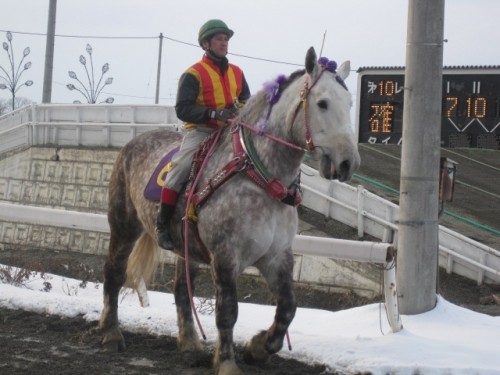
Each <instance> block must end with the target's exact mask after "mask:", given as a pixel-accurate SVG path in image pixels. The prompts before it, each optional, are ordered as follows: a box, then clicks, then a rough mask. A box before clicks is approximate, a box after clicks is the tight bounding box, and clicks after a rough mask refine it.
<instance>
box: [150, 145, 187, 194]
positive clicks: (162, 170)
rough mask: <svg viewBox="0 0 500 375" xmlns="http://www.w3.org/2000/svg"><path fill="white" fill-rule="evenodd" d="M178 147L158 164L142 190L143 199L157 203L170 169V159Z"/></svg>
mask: <svg viewBox="0 0 500 375" xmlns="http://www.w3.org/2000/svg"><path fill="white" fill-rule="evenodd" d="M179 149H180V147H179V146H178V147H175V148H174V149H172V150H171V151H169V152H168V153H167V154H166V155H165V156H164V157H163V158H162V159H161V161H160V162H159V163H158V165H157V166H156V169H155V171H154V172H153V174H152V175H151V177H150V179H149V182H148V184H147V185H146V188H145V189H144V198H146V199H148V200H150V201H155V202H159V201H160V195H161V188H162V187H163V182H164V181H165V177H166V176H167V173H168V171H169V170H170V168H171V164H170V161H171V160H172V157H173V156H174V155H175V154H176V153H177V151H179Z"/></svg>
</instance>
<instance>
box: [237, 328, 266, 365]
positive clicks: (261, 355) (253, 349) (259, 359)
mask: <svg viewBox="0 0 500 375" xmlns="http://www.w3.org/2000/svg"><path fill="white" fill-rule="evenodd" d="M266 340H267V331H262V332H260V333H259V334H257V335H255V336H254V337H252V340H250V342H247V343H246V344H245V351H244V353H243V360H244V361H245V362H246V363H248V364H250V365H251V364H255V363H264V362H267V360H268V359H269V357H270V356H271V355H270V354H269V352H268V351H267V350H266Z"/></svg>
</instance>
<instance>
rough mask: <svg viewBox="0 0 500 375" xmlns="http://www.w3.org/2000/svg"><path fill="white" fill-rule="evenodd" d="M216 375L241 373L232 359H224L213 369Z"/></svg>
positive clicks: (237, 374) (240, 374)
mask: <svg viewBox="0 0 500 375" xmlns="http://www.w3.org/2000/svg"><path fill="white" fill-rule="evenodd" d="M215 374H216V375H243V372H242V371H241V370H240V368H239V367H238V366H236V363H235V362H234V361H224V362H222V363H221V364H220V366H219V368H216V369H215Z"/></svg>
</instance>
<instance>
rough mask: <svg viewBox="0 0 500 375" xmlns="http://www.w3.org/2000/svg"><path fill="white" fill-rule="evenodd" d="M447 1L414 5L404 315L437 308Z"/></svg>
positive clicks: (403, 181) (403, 216)
mask: <svg viewBox="0 0 500 375" xmlns="http://www.w3.org/2000/svg"><path fill="white" fill-rule="evenodd" d="M443 33H444V0H409V2H408V32H407V45H406V68H405V95H404V104H403V146H402V156H401V177H400V197H399V199H400V200H399V202H400V211H399V234H398V263H397V285H398V297H399V307H400V312H401V313H402V314H419V313H423V312H426V311H429V310H432V309H433V308H434V307H435V305H436V300H437V296H436V286H437V271H438V252H439V237H438V234H439V222H438V213H439V204H438V202H439V163H440V145H441V142H440V141H441V128H440V119H441V97H442V81H443V78H442V67H443Z"/></svg>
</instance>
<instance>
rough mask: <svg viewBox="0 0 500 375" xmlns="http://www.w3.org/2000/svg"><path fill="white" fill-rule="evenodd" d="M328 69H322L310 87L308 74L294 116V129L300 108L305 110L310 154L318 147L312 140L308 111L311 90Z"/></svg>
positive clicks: (307, 143)
mask: <svg viewBox="0 0 500 375" xmlns="http://www.w3.org/2000/svg"><path fill="white" fill-rule="evenodd" d="M325 70H326V67H323V66H322V67H321V71H320V72H319V74H318V76H317V77H316V79H315V80H314V82H313V83H312V84H311V86H309V79H310V75H309V74H307V73H306V76H305V78H304V88H303V89H302V90H300V102H299V104H298V105H297V107H296V108H295V112H294V114H293V119H292V128H293V124H294V123H295V120H296V119H297V114H298V113H299V110H300V108H301V107H302V108H303V109H304V126H305V128H306V150H307V151H309V152H312V151H314V150H315V149H316V146H314V143H313V139H312V134H311V125H310V122H309V116H308V109H309V102H308V98H309V94H310V93H311V90H312V89H313V87H314V86H316V83H318V81H319V80H320V78H321V76H322V75H323V73H324V72H325Z"/></svg>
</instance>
